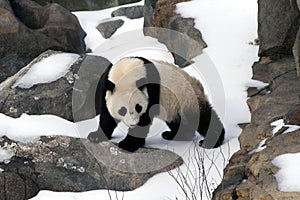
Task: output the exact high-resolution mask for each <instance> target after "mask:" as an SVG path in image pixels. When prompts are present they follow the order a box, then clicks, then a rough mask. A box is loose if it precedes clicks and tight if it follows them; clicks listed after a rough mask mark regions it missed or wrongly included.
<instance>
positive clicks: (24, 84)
mask: <svg viewBox="0 0 300 200" xmlns="http://www.w3.org/2000/svg"><path fill="white" fill-rule="evenodd" d="M78 58H79V55H78V54H73V53H58V54H53V55H50V56H49V57H47V58H45V59H43V60H42V61H40V62H38V63H36V64H34V65H33V66H32V67H31V68H30V69H29V70H28V72H27V73H26V74H25V75H24V76H22V77H21V78H19V79H18V80H17V81H16V83H15V84H14V85H13V87H20V88H26V89H28V88H31V87H32V86H34V85H36V84H40V83H51V82H53V81H56V80H57V79H59V78H61V77H63V76H64V75H65V74H66V73H67V72H68V70H69V68H70V66H71V65H72V64H73V63H74V62H75V61H76V60H77V59H78ZM58 61H59V62H58Z"/></svg>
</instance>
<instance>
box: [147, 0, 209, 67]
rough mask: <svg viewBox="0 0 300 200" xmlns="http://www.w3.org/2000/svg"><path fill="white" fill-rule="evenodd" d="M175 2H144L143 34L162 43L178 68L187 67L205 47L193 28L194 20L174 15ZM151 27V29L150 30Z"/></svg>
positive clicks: (199, 35) (180, 0)
mask: <svg viewBox="0 0 300 200" xmlns="http://www.w3.org/2000/svg"><path fill="white" fill-rule="evenodd" d="M185 1H186V0H176V1H164V0H158V1H152V0H146V1H145V9H144V33H145V35H149V36H152V37H156V38H157V39H158V40H159V41H160V42H162V43H164V44H165V45H166V46H167V48H168V49H169V51H170V52H171V53H172V54H173V56H174V58H175V63H176V64H178V65H179V66H180V67H185V66H186V65H189V64H190V63H191V62H192V61H191V60H192V59H193V58H194V57H195V56H197V55H200V54H201V53H202V50H203V49H204V48H205V47H207V45H206V43H205V42H204V41H203V38H202V34H201V32H200V31H199V30H198V29H196V28H195V27H194V25H195V24H194V19H191V18H183V17H182V16H180V15H178V14H176V12H175V9H176V4H177V3H180V2H185ZM151 27H153V28H151Z"/></svg>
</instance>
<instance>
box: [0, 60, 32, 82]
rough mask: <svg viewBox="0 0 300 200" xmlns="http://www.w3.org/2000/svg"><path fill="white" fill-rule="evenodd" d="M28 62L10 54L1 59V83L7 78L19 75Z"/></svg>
mask: <svg viewBox="0 0 300 200" xmlns="http://www.w3.org/2000/svg"><path fill="white" fill-rule="evenodd" d="M27 62H28V61H27V59H23V58H20V56H18V55H17V54H10V55H7V56H4V57H3V58H0V66H1V67H0V83H1V82H3V81H4V80H5V79H6V78H7V77H10V76H12V75H14V74H15V73H17V72H18V71H19V69H21V68H22V67H24V66H25V65H26V63H27Z"/></svg>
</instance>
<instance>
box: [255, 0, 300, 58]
mask: <svg viewBox="0 0 300 200" xmlns="http://www.w3.org/2000/svg"><path fill="white" fill-rule="evenodd" d="M292 1H293V0H292ZM292 1H286V0H278V1H276V2H275V3H274V1H272V0H259V1H258V37H259V41H260V48H259V55H260V56H271V57H273V58H276V57H280V56H281V55H291V54H292V47H293V45H294V41H295V38H296V34H297V31H298V29H299V24H300V15H299V10H298V9H297V8H296V7H295V6H293V5H292V4H291V2H292Z"/></svg>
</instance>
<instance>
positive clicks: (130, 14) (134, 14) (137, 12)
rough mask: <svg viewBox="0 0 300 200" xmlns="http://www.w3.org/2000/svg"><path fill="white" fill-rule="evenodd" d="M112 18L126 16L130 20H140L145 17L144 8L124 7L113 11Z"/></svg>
mask: <svg viewBox="0 0 300 200" xmlns="http://www.w3.org/2000/svg"><path fill="white" fill-rule="evenodd" d="M111 16H112V17H118V16H125V17H127V18H129V19H138V18H141V17H143V16H144V6H131V7H122V8H119V9H117V10H115V11H113V12H112V13H111Z"/></svg>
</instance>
